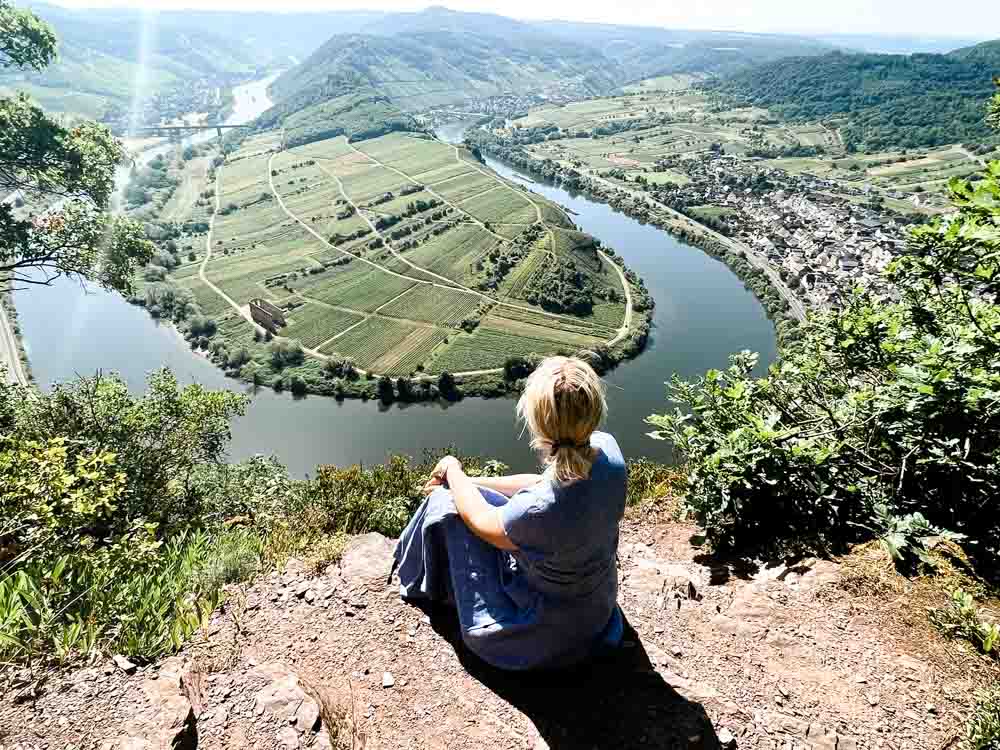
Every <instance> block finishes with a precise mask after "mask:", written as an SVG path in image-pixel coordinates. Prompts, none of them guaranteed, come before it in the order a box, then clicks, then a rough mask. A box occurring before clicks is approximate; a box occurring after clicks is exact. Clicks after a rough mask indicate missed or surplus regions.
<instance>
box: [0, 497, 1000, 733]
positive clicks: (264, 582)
mask: <svg viewBox="0 0 1000 750" xmlns="http://www.w3.org/2000/svg"><path fill="white" fill-rule="evenodd" d="M695 533H696V530H695V529H694V528H693V527H690V526H686V525H683V524H678V523H674V522H670V521H669V520H666V519H662V518H657V517H655V514H653V515H652V516H651V515H650V514H649V513H648V512H639V513H634V514H633V516H632V517H630V518H629V519H628V520H627V521H626V524H625V526H624V528H623V535H622V545H621V550H620V576H621V581H622V586H621V594H620V598H619V601H620V603H621V605H622V608H623V611H624V612H625V614H626V617H627V619H628V621H629V623H630V629H629V632H628V633H627V637H626V643H625V644H624V646H623V647H622V648H621V649H620V650H618V651H617V652H615V653H613V654H609V655H608V656H607V657H606V658H605V659H602V660H601V661H600V662H599V663H598V664H596V665H593V666H592V667H591V668H588V669H586V670H578V671H575V672H572V673H560V674H542V675H530V676H529V675H509V674H502V673H498V672H496V671H495V670H492V669H490V668H488V667H486V666H484V665H483V664H481V663H478V662H477V661H476V659H475V658H474V657H472V656H470V655H468V654H467V653H466V652H464V651H463V650H462V649H461V648H460V647H457V648H456V646H455V645H454V644H455V643H456V642H457V640H456V638H455V629H454V628H455V623H454V621H453V619H452V618H451V617H449V616H448V613H446V612H434V613H430V614H431V615H433V616H429V614H428V613H425V612H422V611H421V610H419V609H415V608H413V607H411V606H408V605H406V604H404V603H403V602H401V601H400V600H399V597H398V596H397V592H396V588H395V586H394V585H392V584H390V583H389V582H388V581H387V573H388V570H389V557H390V553H391V549H392V543H391V542H390V541H389V540H387V539H384V538H382V537H379V536H378V535H367V536H363V537H358V538H356V539H354V540H353V541H352V542H351V543H350V545H349V547H348V550H347V552H346V553H345V555H344V558H343V560H342V561H341V563H340V565H338V566H336V567H335V568H332V569H330V570H328V571H327V572H326V573H324V574H321V575H312V574H310V573H309V572H308V571H306V570H305V569H304V567H303V566H302V565H300V564H297V563H296V562H295V561H292V562H291V563H290V564H289V565H288V566H287V568H286V569H285V571H284V572H282V573H272V574H270V575H269V576H265V577H263V578H261V579H260V580H258V581H256V582H255V583H254V584H253V585H251V586H247V587H243V588H241V589H238V590H234V591H232V592H231V594H230V596H229V599H228V601H227V604H226V605H225V606H224V607H223V608H222V609H221V610H220V611H219V612H217V613H216V615H215V617H214V619H213V622H212V624H211V626H210V628H209V629H208V631H207V632H206V633H204V634H203V635H202V636H201V637H199V638H198V639H197V640H196V641H195V642H193V643H191V644H189V645H188V647H187V648H186V649H185V650H184V651H183V652H181V653H180V654H178V655H176V656H174V657H171V658H169V659H167V660H165V661H163V662H160V663H158V664H154V665H150V666H145V667H137V666H135V665H133V664H131V663H130V662H128V661H127V660H125V659H122V658H117V659H115V660H110V661H108V662H107V663H100V662H99V663H97V664H95V665H93V666H90V667H87V668H83V669H76V670H72V671H56V672H51V673H48V674H45V675H28V674H25V673H22V674H20V675H19V679H17V680H15V681H14V682H13V683H10V684H9V685H8V686H7V688H6V690H5V692H4V695H3V696H2V697H0V750H12V749H13V748H20V749H22V750H27V749H28V748H32V749H35V748H38V749H40V750H56V749H57V750H71V749H72V750H84V749H87V750H89V749H91V748H93V749H95V750H96V749H100V750H112V749H119V748H120V749H122V750H124V749H126V748H127V749H129V750H144V749H157V750H159V749H160V748H189V749H190V748H195V747H200V748H235V747H252V748H287V749H289V750H293V749H295V748H332V747H338V748H368V749H369V750H374V749H375V748H378V749H387V748H454V749H456V750H465V749H468V750H472V749H473V748H476V749H477V750H478V749H479V748H491V749H493V750H501V749H503V748H525V749H532V748H552V749H553V750H562V749H569V748H574V749H575V748H585V749H586V750H594V749H601V750H603V748H642V747H648V748H718V747H722V748H736V747H738V748H747V749H748V750H750V749H752V748H761V749H763V750H799V749H804V748H815V749H816V750H856V749H862V750H863V749H874V748H890V749H892V750H909V749H913V750H916V749H917V748H933V749H934V750H943V748H947V747H950V746H956V747H957V742H958V735H959V733H960V731H961V728H962V725H963V724H964V718H965V716H966V715H967V712H968V709H969V707H970V705H971V697H970V695H971V692H972V689H973V688H974V687H975V686H976V685H977V684H980V683H982V682H984V681H985V680H987V679H996V675H995V673H989V672H988V671H987V670H988V669H990V667H989V666H988V665H987V664H986V663H985V662H984V661H982V660H980V659H979V658H978V657H976V656H974V655H973V654H971V653H970V652H969V651H967V650H965V649H964V648H963V647H962V646H961V645H960V644H958V643H954V642H946V641H944V640H942V639H941V638H940V636H938V635H937V633H936V632H935V631H934V630H933V629H931V628H930V626H929V625H928V624H927V618H926V614H924V613H922V612H916V613H915V611H914V606H913V601H914V598H917V599H918V598H919V593H920V592H919V584H917V583H913V582H908V581H906V579H902V578H900V577H898V576H897V575H896V574H895V573H894V572H892V571H891V569H890V568H889V567H887V565H881V563H879V562H878V556H877V555H869V557H871V558H872V560H874V561H875V563H874V566H873V565H872V564H871V563H872V560H868V561H865V563H864V564H863V565H859V564H858V561H857V560H856V559H848V560H847V561H837V562H834V561H822V560H811V559H804V560H795V561H793V562H788V561H786V562H782V563H775V564H772V565H765V566H755V565H748V564H744V565H733V564H725V563H721V562H719V561H717V560H714V559H711V558H709V557H708V556H706V555H703V554H702V553H701V552H700V550H699V548H698V547H697V546H695V545H696V543H697V538H696V537H694V536H693V535H694V534H695ZM693 542H694V544H693ZM880 566H881V567H880ZM917 609H919V607H918V608H917Z"/></svg>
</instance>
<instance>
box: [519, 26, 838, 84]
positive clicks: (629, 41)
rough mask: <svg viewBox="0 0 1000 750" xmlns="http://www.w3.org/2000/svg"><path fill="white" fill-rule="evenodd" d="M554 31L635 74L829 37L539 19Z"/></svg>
mask: <svg viewBox="0 0 1000 750" xmlns="http://www.w3.org/2000/svg"><path fill="white" fill-rule="evenodd" d="M534 26H535V27H536V28H538V29H540V30H543V31H545V32H546V33H548V34H551V35H552V36H555V37H558V38H560V39H564V40H566V41H570V42H573V43H575V44H581V45H586V46H588V47H592V48H594V49H596V50H598V51H600V53H601V54H602V55H604V56H605V57H607V58H608V59H610V60H614V61H615V62H616V63H618V64H619V65H621V66H622V67H623V68H625V70H626V71H627V73H628V75H629V76H630V80H635V79H638V78H645V77H649V76H654V75H661V74H666V73H710V74H714V75H723V74H727V73H733V72H736V71H738V70H742V69H744V68H747V67H749V66H752V65H756V64H760V63H764V62H770V61H772V60H776V59H779V58H781V57H788V56H791V55H797V56H805V55H820V54H824V53H826V52H829V51H831V50H833V49H834V47H833V45H831V44H828V43H826V42H822V41H817V40H815V39H809V38H806V37H796V36H790V35H780V34H744V33H738V32H726V31H685V30H672V29H658V28H651V27H644V26H617V25H610V24H596V23H575V22H572V21H546V22H543V23H538V24H534Z"/></svg>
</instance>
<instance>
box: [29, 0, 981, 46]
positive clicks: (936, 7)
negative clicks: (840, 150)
mask: <svg viewBox="0 0 1000 750" xmlns="http://www.w3.org/2000/svg"><path fill="white" fill-rule="evenodd" d="M54 1H55V2H57V3H58V4H60V5H65V6H70V7H77V8H80V7H98V6H102V7H109V6H118V7H121V6H132V7H144V8H158V9H182V8H196V9H198V10H208V9H220V10H281V11H293V10H325V9H337V10H351V9H357V8H366V9H373V10H374V9H378V10H419V9H421V8H424V7H426V6H427V5H430V4H438V5H446V6H447V7H449V8H452V9H454V10H468V11H486V12H493V13H500V14H502V15H505V16H511V17H513V18H524V19H539V18H542V19H546V18H560V19H568V20H576V21H603V22H609V23H622V24H637V25H644V26H666V27H670V28H689V29H726V30H738V31H791V32H815V33H819V32H824V33H841V34H844V33H898V34H920V35H923V36H968V37H972V38H988V37H998V36H1000V2H998V0H959V2H956V3H954V4H947V3H945V4H943V3H941V2H940V0H818V1H817V0H611V1H610V2H609V0H600V1H598V0H543V1H542V2H539V1H538V0H503V1H502V2H501V0H450V1H446V2H438V3H429V2H427V1H426V0H424V1H423V2H419V1H414V0H369V1H368V2H366V1H365V0H281V2H275V1H274V0H135V1H133V2H128V1H127V0H126V1H124V2H123V1H121V0H54ZM15 4H16V3H15Z"/></svg>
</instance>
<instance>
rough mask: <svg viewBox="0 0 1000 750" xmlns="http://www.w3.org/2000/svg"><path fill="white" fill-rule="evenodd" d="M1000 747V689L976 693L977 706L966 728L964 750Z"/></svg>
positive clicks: (986, 749)
mask: <svg viewBox="0 0 1000 750" xmlns="http://www.w3.org/2000/svg"><path fill="white" fill-rule="evenodd" d="M998 747H1000V687H993V688H990V689H986V690H980V691H979V692H977V693H976V706H975V708H974V709H973V711H972V715H971V716H970V717H969V721H968V723H967V724H966V726H965V745H964V750H996V748H998Z"/></svg>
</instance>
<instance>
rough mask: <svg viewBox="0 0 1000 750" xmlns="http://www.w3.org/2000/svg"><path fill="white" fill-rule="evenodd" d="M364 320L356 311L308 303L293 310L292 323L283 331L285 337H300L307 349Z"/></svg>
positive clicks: (313, 347)
mask: <svg viewBox="0 0 1000 750" xmlns="http://www.w3.org/2000/svg"><path fill="white" fill-rule="evenodd" d="M362 320H364V317H362V316H361V315H358V314H356V313H350V312H347V311H345V310H337V309H334V308H330V307H324V306H322V305H317V304H315V303H307V304H305V305H303V306H302V307H297V308H296V309H295V310H294V311H293V313H292V323H291V325H289V326H288V327H287V328H285V329H284V330H283V331H282V332H281V333H282V335H283V336H284V337H285V338H290V339H298V340H299V341H301V342H302V346H304V347H306V348H307V349H315V348H316V347H317V346H319V345H320V344H322V343H323V342H324V341H327V340H328V339H332V338H333V337H334V336H335V335H337V334H338V333H340V332H342V331H344V330H346V329H348V328H350V327H351V326H352V325H354V324H355V323H360V322H361V321H362Z"/></svg>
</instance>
